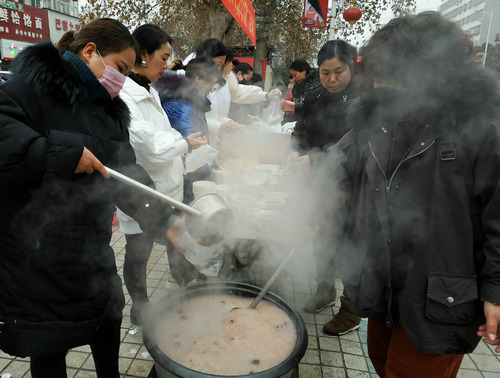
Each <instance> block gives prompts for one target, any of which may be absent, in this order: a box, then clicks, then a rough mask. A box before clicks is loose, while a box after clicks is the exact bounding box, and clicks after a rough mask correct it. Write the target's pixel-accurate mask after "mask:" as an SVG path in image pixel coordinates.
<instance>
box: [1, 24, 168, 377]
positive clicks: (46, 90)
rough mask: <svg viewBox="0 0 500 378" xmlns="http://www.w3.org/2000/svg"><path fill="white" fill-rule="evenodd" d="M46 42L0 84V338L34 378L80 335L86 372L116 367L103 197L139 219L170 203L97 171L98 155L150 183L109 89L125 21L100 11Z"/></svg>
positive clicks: (57, 364)
mask: <svg viewBox="0 0 500 378" xmlns="http://www.w3.org/2000/svg"><path fill="white" fill-rule="evenodd" d="M58 49H59V50H58ZM58 49H56V48H55V47H54V46H53V45H52V44H50V43H41V44H38V45H34V46H30V47H28V48H26V49H25V50H23V52H22V53H20V54H19V56H18V57H17V58H16V59H15V60H14V62H13V72H14V76H13V77H12V78H11V79H10V80H9V82H8V83H5V84H4V85H3V86H2V87H1V88H0V212H1V213H2V216H1V217H0V240H1V241H2V243H1V245H0V260H1V261H2V263H1V264H0V287H1V290H0V349H1V350H3V351H4V352H6V353H8V354H11V355H15V356H19V357H26V356H29V357H31V375H32V377H34V378H37V377H56V378H59V377H66V364H65V356H66V353H67V352H68V350H69V349H70V348H73V347H77V346H81V345H86V344H90V347H91V349H92V353H93V357H94V362H95V365H96V371H97V375H98V377H103V378H117V377H119V371H118V351H119V345H120V325H121V317H122V309H123V306H124V296H123V290H122V286H121V280H120V277H119V276H118V274H117V267H116V264H115V258H114V253H113V249H112V248H111V247H110V245H109V242H110V239H111V223H112V219H113V212H114V208H115V204H117V205H119V206H120V208H122V209H126V210H127V212H128V213H129V214H133V215H134V217H135V218H136V219H137V220H138V221H139V222H140V224H141V227H144V228H152V227H156V225H157V224H158V223H160V222H161V221H162V220H163V219H164V218H165V217H166V216H167V215H168V214H169V213H170V209H169V207H164V206H162V205H159V204H157V203H154V201H152V200H150V199H147V198H143V196H142V195H141V194H139V193H135V192H133V191H130V190H128V189H127V188H125V187H123V186H121V185H120V184H118V183H117V182H115V181H114V180H106V178H105V177H107V176H108V173H107V171H106V169H105V167H104V165H103V164H105V165H108V166H110V167H113V168H115V167H116V168H117V169H118V170H120V171H122V172H124V173H126V174H128V175H130V176H133V177H134V178H136V179H140V180H141V181H143V182H145V183H147V184H151V181H150V179H149V176H147V174H146V173H145V172H144V171H143V170H142V169H141V168H140V167H138V166H136V165H135V155H134V153H133V150H132V148H131V146H130V145H129V142H128V132H127V126H128V123H129V118H130V117H129V112H128V108H127V107H126V105H125V104H124V103H123V102H122V101H121V100H120V99H119V98H118V97H116V96H117V95H118V92H119V90H120V89H121V86H122V85H123V82H124V79H125V76H124V75H125V74H128V73H129V72H130V70H131V68H132V66H133V65H134V62H135V59H136V46H135V41H134V39H133V38H132V36H131V35H130V32H129V31H128V30H127V29H126V28H125V27H124V26H123V25H122V24H121V23H119V22H118V21H115V20H112V19H100V20H96V21H94V22H92V23H90V24H88V25H86V26H85V27H84V28H82V30H81V31H79V32H75V33H73V32H68V33H66V34H65V35H64V36H63V38H62V39H61V41H60V42H59V44H58ZM160 209H161V210H160Z"/></svg>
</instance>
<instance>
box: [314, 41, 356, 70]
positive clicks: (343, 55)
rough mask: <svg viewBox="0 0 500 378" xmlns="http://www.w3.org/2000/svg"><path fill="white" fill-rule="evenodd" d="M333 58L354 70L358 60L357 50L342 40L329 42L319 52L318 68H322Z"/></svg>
mask: <svg viewBox="0 0 500 378" xmlns="http://www.w3.org/2000/svg"><path fill="white" fill-rule="evenodd" d="M333 58H337V59H338V60H340V61H341V62H343V63H345V64H347V65H348V66H349V67H351V68H352V66H353V65H354V64H355V63H356V60H357V53H356V48H355V47H353V46H352V45H350V44H349V43H347V42H345V41H342V40H340V39H336V40H334V41H328V42H326V43H325V44H324V45H323V47H321V49H320V50H319V52H318V67H319V66H321V64H323V62H324V61H325V60H330V59H333Z"/></svg>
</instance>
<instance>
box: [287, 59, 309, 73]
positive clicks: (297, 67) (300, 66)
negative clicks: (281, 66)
mask: <svg viewBox="0 0 500 378" xmlns="http://www.w3.org/2000/svg"><path fill="white" fill-rule="evenodd" d="M290 69H291V70H294V71H297V72H302V71H304V70H305V71H306V74H308V73H309V72H311V70H312V67H311V66H310V65H309V63H307V62H306V61H305V60H304V59H295V60H294V61H293V62H292V64H290Z"/></svg>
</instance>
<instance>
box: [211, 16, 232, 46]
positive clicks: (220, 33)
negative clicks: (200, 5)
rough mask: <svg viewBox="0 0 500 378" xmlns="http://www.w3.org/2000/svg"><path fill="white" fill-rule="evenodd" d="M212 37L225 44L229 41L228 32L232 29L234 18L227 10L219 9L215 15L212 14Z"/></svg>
mask: <svg viewBox="0 0 500 378" xmlns="http://www.w3.org/2000/svg"><path fill="white" fill-rule="evenodd" d="M209 20H210V37H212V38H217V39H218V40H220V41H222V43H224V42H225V41H226V39H227V32H228V30H229V29H230V27H231V22H232V21H233V16H231V14H230V13H229V12H228V11H227V10H225V9H217V10H216V12H215V13H210V15H209Z"/></svg>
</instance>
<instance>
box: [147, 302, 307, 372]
mask: <svg viewBox="0 0 500 378" xmlns="http://www.w3.org/2000/svg"><path fill="white" fill-rule="evenodd" d="M251 302H252V298H244V297H238V296H234V295H224V294H222V295H215V294H214V295H207V296H199V297H193V298H190V299H188V300H185V301H183V302H182V303H181V304H180V305H179V307H178V308H177V309H176V310H173V311H171V312H169V313H167V314H166V315H165V318H164V319H162V320H160V321H159V322H158V328H157V334H156V339H157V340H156V341H157V345H158V347H159V348H160V350H161V351H162V352H163V353H164V354H165V355H167V356H168V357H169V358H170V359H172V360H174V361H175V362H177V363H178V364H180V365H183V366H185V367H187V368H189V369H192V370H195V371H198V372H202V373H207V374H215V375H224V376H230V375H246V374H251V373H257V372H260V371H263V370H267V369H270V368H272V367H274V366H276V365H278V364H279V363H281V362H282V361H284V360H285V359H286V358H287V357H289V356H290V354H291V353H292V351H293V349H294V347H295V343H296V339H297V332H296V329H295V326H294V323H293V321H292V319H291V318H290V317H289V316H288V315H287V314H286V313H285V312H284V311H283V310H281V309H280V308H279V307H278V306H276V305H274V304H272V303H270V302H267V301H261V302H260V303H259V304H258V305H257V307H256V308H255V309H253V310H252V309H248V306H249V305H250V303H251ZM234 307H238V309H236V310H233V311H229V310H231V309H232V308H234Z"/></svg>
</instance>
